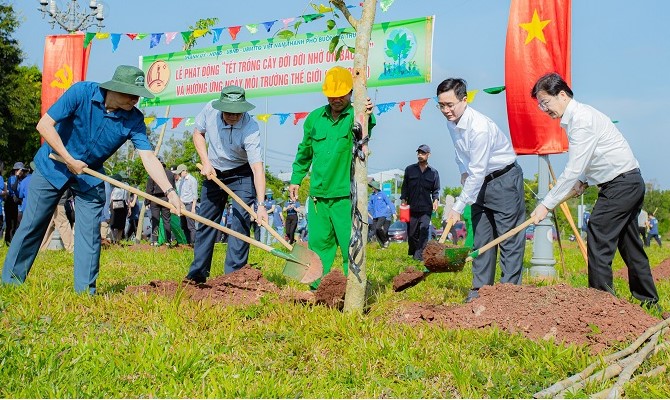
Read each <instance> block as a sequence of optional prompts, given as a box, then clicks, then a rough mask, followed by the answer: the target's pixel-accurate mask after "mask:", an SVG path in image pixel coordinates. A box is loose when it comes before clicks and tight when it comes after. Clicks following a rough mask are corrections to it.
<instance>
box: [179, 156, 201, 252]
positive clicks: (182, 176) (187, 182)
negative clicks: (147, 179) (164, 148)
mask: <svg viewBox="0 0 670 400" xmlns="http://www.w3.org/2000/svg"><path fill="white" fill-rule="evenodd" d="M175 178H177V179H178V182H177V193H179V198H180V199H181V202H182V203H184V207H185V208H186V210H188V211H190V212H192V213H195V204H196V202H197V200H198V181H197V180H196V179H195V177H193V175H191V174H190V173H189V172H188V168H186V165H184V164H179V166H178V167H177V170H176V171H175ZM181 229H182V230H183V231H184V233H185V234H186V240H187V241H188V244H189V245H191V246H193V244H194V243H195V220H193V219H191V218H187V217H186V216H184V215H182V216H181Z"/></svg>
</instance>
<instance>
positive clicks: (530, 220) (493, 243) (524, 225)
mask: <svg viewBox="0 0 670 400" xmlns="http://www.w3.org/2000/svg"><path fill="white" fill-rule="evenodd" d="M533 220H534V218H533V217H530V218H528V219H527V220H526V221H524V223H522V224H521V225H519V226H517V227H516V228H514V229H512V230H510V231H509V232H507V233H505V234H503V235H501V236H498V238H496V239H494V240H492V241H490V242H488V243H487V244H485V245H484V246H482V247H480V248H479V249H477V253H478V255H479V254H482V253H483V252H485V251H486V250H489V249H490V248H491V247H494V246H496V245H497V244H498V243H500V242H502V241H503V240H506V239H509V238H510V237H512V236H514V235H516V234H517V233H519V232H521V231H522V230H524V229H526V228H527V227H528V226H530V225H532V224H533Z"/></svg>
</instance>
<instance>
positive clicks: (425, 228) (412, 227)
mask: <svg viewBox="0 0 670 400" xmlns="http://www.w3.org/2000/svg"><path fill="white" fill-rule="evenodd" d="M410 210H411V209H410ZM429 230H430V213H412V212H410V216H409V226H408V227H407V244H408V245H409V248H408V249H407V254H408V255H410V256H412V257H414V259H416V260H423V249H424V248H425V247H426V244H428V235H429Z"/></svg>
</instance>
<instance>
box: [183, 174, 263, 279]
mask: <svg viewBox="0 0 670 400" xmlns="http://www.w3.org/2000/svg"><path fill="white" fill-rule="evenodd" d="M217 175H218V178H219V179H220V180H221V181H223V183H224V184H225V185H226V186H228V187H229V188H230V189H231V190H232V191H233V192H235V194H236V195H238V196H239V197H240V199H242V201H244V202H245V203H246V204H247V205H249V206H250V207H251V206H252V205H253V202H254V199H255V197H256V189H255V188H254V180H253V174H252V173H251V169H249V170H248V171H244V172H243V173H239V174H233V175H231V176H225V175H224V174H222V173H218V174H217ZM227 201H228V194H227V193H226V192H225V191H224V190H223V189H221V188H220V187H219V186H218V185H217V184H216V183H215V182H212V181H210V180H205V181H204V182H203V184H202V190H201V194H200V211H199V212H198V215H200V216H201V217H203V218H207V219H209V220H211V221H214V222H216V223H217V224H220V223H221V216H222V215H223V210H224V209H225V207H226V202H227ZM229 218H230V219H231V223H230V228H231V229H232V230H234V231H236V232H239V233H241V234H243V235H245V236H249V231H250V228H251V220H250V217H249V213H248V212H246V211H245V210H244V208H242V206H240V205H239V204H237V203H236V202H233V214H232V215H231V216H229ZM216 236H217V230H216V229H214V228H211V227H209V226H207V225H204V224H200V226H199V227H198V229H197V230H196V233H195V246H194V248H193V251H194V258H193V263H192V264H191V268H190V271H189V272H188V275H187V276H186V277H187V278H188V279H193V280H195V281H204V280H205V279H207V278H208V277H209V271H210V269H211V267H212V256H213V254H214V243H215V242H216ZM227 246H228V249H227V250H226V261H225V263H224V273H226V274H229V273H231V272H234V271H237V270H238V269H240V268H242V267H244V266H245V265H246V263H247V260H248V259H249V244H248V243H246V242H244V241H242V240H240V239H237V238H235V237H233V236H229V237H228V245H227Z"/></svg>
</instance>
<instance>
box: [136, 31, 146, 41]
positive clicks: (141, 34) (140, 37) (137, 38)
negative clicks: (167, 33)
mask: <svg viewBox="0 0 670 400" xmlns="http://www.w3.org/2000/svg"><path fill="white" fill-rule="evenodd" d="M147 36H149V34H148V33H138V34H137V36H136V37H135V40H142V39H144V38H145V37H147Z"/></svg>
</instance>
